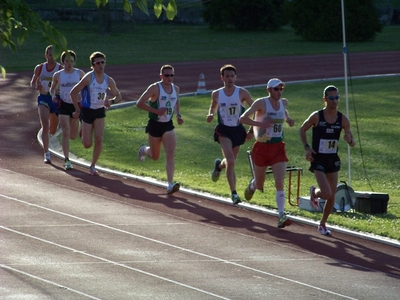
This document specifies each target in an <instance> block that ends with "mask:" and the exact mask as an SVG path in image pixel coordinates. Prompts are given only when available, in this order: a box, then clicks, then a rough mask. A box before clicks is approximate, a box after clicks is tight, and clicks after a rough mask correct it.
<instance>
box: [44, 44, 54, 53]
mask: <svg viewBox="0 0 400 300" xmlns="http://www.w3.org/2000/svg"><path fill="white" fill-rule="evenodd" d="M52 48H53V45H48V46H47V47H46V49H45V50H44V54H46V55H47V54H49V50H52Z"/></svg>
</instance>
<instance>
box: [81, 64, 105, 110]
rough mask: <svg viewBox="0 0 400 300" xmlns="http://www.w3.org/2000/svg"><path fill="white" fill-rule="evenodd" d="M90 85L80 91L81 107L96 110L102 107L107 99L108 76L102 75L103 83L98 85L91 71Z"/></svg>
mask: <svg viewBox="0 0 400 300" xmlns="http://www.w3.org/2000/svg"><path fill="white" fill-rule="evenodd" d="M91 73H92V74H91V80H90V84H89V85H87V86H85V87H84V88H83V89H82V92H81V95H82V101H81V104H82V107H85V108H91V109H98V108H102V107H104V102H105V101H106V97H107V89H108V76H107V75H106V74H104V75H103V79H104V80H103V83H98V82H97V80H96V76H95V75H94V73H93V71H92V72H91Z"/></svg>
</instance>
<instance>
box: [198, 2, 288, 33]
mask: <svg viewBox="0 0 400 300" xmlns="http://www.w3.org/2000/svg"><path fill="white" fill-rule="evenodd" d="M284 2H285V1H284V0H212V1H209V0H203V5H204V7H205V9H204V13H203V18H204V21H206V22H207V23H208V24H209V25H210V28H211V29H226V28H235V29H238V30H243V31H245V30H268V31H275V30H278V29H279V28H280V27H281V26H282V25H284V24H283V23H284V19H283V5H284Z"/></svg>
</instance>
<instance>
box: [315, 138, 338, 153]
mask: <svg viewBox="0 0 400 300" xmlns="http://www.w3.org/2000/svg"><path fill="white" fill-rule="evenodd" d="M338 143H339V141H338V140H324V139H321V140H320V141H319V149H318V153H323V154H334V153H337V147H338Z"/></svg>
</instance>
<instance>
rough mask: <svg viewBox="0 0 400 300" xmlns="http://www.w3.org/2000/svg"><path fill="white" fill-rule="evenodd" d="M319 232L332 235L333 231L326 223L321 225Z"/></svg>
mask: <svg viewBox="0 0 400 300" xmlns="http://www.w3.org/2000/svg"><path fill="white" fill-rule="evenodd" d="M318 232H319V233H320V234H322V235H332V232H331V231H330V230H329V229H328V228H326V226H325V225H319V226H318Z"/></svg>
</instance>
